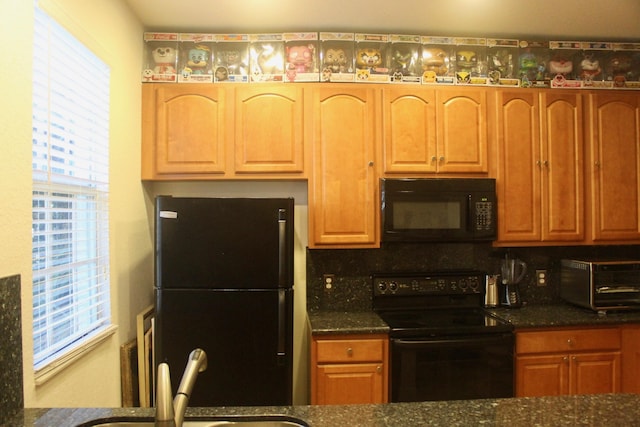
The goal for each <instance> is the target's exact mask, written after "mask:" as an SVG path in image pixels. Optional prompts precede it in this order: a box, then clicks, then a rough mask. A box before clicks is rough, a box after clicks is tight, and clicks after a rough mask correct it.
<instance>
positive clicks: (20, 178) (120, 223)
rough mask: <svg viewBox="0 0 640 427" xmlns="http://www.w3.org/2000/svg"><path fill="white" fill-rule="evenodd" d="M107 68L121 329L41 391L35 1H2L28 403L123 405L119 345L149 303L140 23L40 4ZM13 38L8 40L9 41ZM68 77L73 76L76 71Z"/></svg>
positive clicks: (104, 2)
mask: <svg viewBox="0 0 640 427" xmlns="http://www.w3.org/2000/svg"><path fill="white" fill-rule="evenodd" d="M40 3H41V4H42V6H43V8H45V9H46V10H48V11H49V12H50V14H51V15H52V16H54V17H55V18H56V20H57V21H58V22H60V23H61V24H62V25H63V26H65V27H66V28H67V29H68V30H69V31H70V32H72V33H73V34H74V35H75V36H76V37H77V38H78V39H80V40H81V41H82V42H83V43H84V44H85V45H87V46H88V47H89V48H90V49H92V50H93V51H94V53H96V54H97V55H98V56H99V57H101V59H102V60H103V61H105V62H107V63H108V64H109V65H110V66H111V139H110V144H111V153H112V155H111V160H110V161H111V198H110V222H111V224H110V227H111V233H110V236H111V283H112V286H111V293H112V294H111V295H112V319H113V323H114V324H116V325H118V331H117V333H116V334H115V335H114V336H113V337H111V338H109V339H108V340H106V341H105V342H103V343H102V344H100V345H99V346H98V347H97V348H95V349H94V350H92V351H91V352H89V353H88V354H87V355H85V356H83V357H82V358H81V359H79V360H77V361H76V362H75V363H74V364H72V365H71V366H70V367H68V368H67V369H65V370H63V371H62V372H61V373H59V374H58V375H56V376H55V377H53V378H52V379H50V380H49V381H48V382H46V383H45V384H43V385H40V386H35V382H34V374H33V368H32V361H33V345H32V333H31V328H32V321H31V315H32V313H31V230H30V228H31V190H30V189H31V54H32V40H33V37H32V32H33V10H32V9H33V2H32V1H29V0H26V1H25V0H0V8H1V9H0V10H1V11H2V13H0V16H1V17H0V34H1V35H2V39H3V40H4V43H3V55H2V56H3V66H2V67H0V85H1V87H2V92H1V93H2V101H1V102H0V120H1V121H2V123H1V125H0V144H2V145H1V147H0V149H1V151H0V152H2V153H3V155H2V156H0V194H2V198H1V199H0V200H1V201H0V203H1V204H2V207H1V208H0V237H1V238H2V241H3V245H0V277H4V276H8V275H11V274H20V275H21V277H22V295H21V296H22V319H23V321H22V333H23V344H22V345H23V353H24V367H23V371H24V397H25V406H26V407H65V406H72V407H76V406H119V405H120V375H119V373H120V360H119V359H120V355H119V352H120V345H121V344H122V343H124V342H127V341H128V340H129V339H131V338H133V336H134V334H135V314H136V313H137V312H139V311H141V310H142V309H143V308H144V307H146V306H147V305H148V304H150V303H151V302H152V266H151V250H152V246H151V244H152V240H151V234H150V228H149V224H148V221H147V215H146V213H147V212H146V201H145V194H144V191H143V188H142V184H141V183H140V123H141V118H140V82H139V78H138V76H139V72H140V69H141V58H142V32H143V29H142V25H141V24H140V23H139V21H138V20H137V18H136V17H135V16H134V15H133V14H132V13H131V12H130V10H129V9H128V7H127V6H126V5H125V4H124V2H121V1H113V0H91V1H86V0H41V2H40ZM7 41H8V42H7ZM69 71H70V78H72V77H73V76H72V74H71V72H72V70H69Z"/></svg>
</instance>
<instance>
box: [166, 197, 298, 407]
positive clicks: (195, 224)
mask: <svg viewBox="0 0 640 427" xmlns="http://www.w3.org/2000/svg"><path fill="white" fill-rule="evenodd" d="M293 214H294V201H293V199H292V198H287V199H250V198H245V199H231V198H229V199H223V198H178V197H171V196H159V197H157V198H156V206H155V217H156V230H155V239H156V240H155V257H156V259H155V261H156V262H155V300H156V318H155V334H154V352H155V363H156V365H157V364H160V363H161V362H167V363H168V364H169V368H170V370H171V374H172V385H173V392H174V395H175V392H176V389H177V386H178V384H179V381H180V376H181V375H182V372H183V370H184V368H185V364H186V360H187V356H188V355H189V353H190V352H191V351H192V350H193V349H195V348H202V349H203V350H204V351H205V352H206V353H207V357H208V368H207V370H206V371H204V372H202V373H201V374H199V375H198V379H197V381H196V384H195V387H194V389H193V392H192V395H191V399H190V402H189V403H190V405H191V406H262V405H290V404H291V403H292V377H293V371H292V365H293V358H292V348H293V236H294V230H293Z"/></svg>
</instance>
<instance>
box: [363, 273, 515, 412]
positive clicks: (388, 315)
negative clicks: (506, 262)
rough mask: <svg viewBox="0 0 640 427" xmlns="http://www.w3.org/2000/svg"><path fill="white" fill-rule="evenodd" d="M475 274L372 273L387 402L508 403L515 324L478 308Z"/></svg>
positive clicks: (480, 291)
mask: <svg viewBox="0 0 640 427" xmlns="http://www.w3.org/2000/svg"><path fill="white" fill-rule="evenodd" d="M486 277H487V276H486V274H485V273H484V272H480V271H438V272H418V273H416V272H412V273H376V274H373V275H372V277H371V281H372V293H373V309H374V311H375V312H376V313H378V315H379V316H380V317H381V318H382V319H383V320H384V321H385V322H386V323H387V325H388V326H389V328H390V333H389V338H390V349H391V350H390V361H391V369H390V373H391V374H390V379H389V396H390V399H391V401H392V402H407V401H425V400H458V399H483V398H494V397H496V398H497V397H513V395H514V383H513V357H514V342H515V339H514V334H513V325H511V324H509V323H507V322H505V321H503V320H501V319H499V318H498V317H495V316H494V315H492V314H491V313H489V312H487V311H485V310H484V309H483V308H482V304H483V301H484V292H485V282H486Z"/></svg>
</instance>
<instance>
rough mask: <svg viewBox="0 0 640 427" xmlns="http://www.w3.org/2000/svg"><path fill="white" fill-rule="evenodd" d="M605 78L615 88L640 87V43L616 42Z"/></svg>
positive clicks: (605, 69)
mask: <svg viewBox="0 0 640 427" xmlns="http://www.w3.org/2000/svg"><path fill="white" fill-rule="evenodd" d="M612 49H613V52H611V53H610V54H609V56H608V58H607V59H606V66H605V67H604V72H605V78H606V80H607V81H608V82H610V85H611V87H613V88H614V89H640V43H614V44H613V45H612Z"/></svg>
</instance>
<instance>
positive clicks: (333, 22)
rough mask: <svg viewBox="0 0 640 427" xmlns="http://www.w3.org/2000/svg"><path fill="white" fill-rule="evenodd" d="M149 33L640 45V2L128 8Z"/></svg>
mask: <svg viewBox="0 0 640 427" xmlns="http://www.w3.org/2000/svg"><path fill="white" fill-rule="evenodd" d="M122 1H124V2H125V3H128V4H129V6H130V7H131V9H132V10H133V11H134V13H135V14H136V15H137V16H138V17H139V19H140V21H141V22H142V23H143V25H144V27H145V30H147V31H177V32H215V33H259V32H285V31H295V32H297V31H344V32H373V33H399V34H419V35H435V36H476V37H511V38H520V39H527V38H529V39H535V38H537V39H540V38H543V39H547V40H572V39H580V40H591V41H614V40H620V41H630V40H637V41H640V24H639V22H640V1H638V0H528V1H526V0H398V1H394V0H366V1H364V0H180V1H176V0H122Z"/></svg>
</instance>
